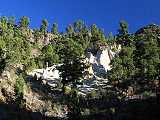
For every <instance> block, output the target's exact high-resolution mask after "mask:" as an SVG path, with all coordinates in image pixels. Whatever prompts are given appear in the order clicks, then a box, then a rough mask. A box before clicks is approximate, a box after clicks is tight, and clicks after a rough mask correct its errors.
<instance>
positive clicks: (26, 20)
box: [12, 16, 30, 28]
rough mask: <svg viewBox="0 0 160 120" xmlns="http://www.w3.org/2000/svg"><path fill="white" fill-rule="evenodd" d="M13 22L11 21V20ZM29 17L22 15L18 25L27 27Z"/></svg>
mask: <svg viewBox="0 0 160 120" xmlns="http://www.w3.org/2000/svg"><path fill="white" fill-rule="evenodd" d="M12 22H13V21H12ZM29 22H30V20H29V18H28V17H26V16H23V17H22V18H21V19H20V22H19V26H20V27H22V28H28V26H29Z"/></svg>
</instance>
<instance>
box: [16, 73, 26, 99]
mask: <svg viewBox="0 0 160 120" xmlns="http://www.w3.org/2000/svg"><path fill="white" fill-rule="evenodd" d="M25 84H26V83H25V81H24V79H23V76H22V74H21V75H19V76H18V78H17V79H16V84H15V93H16V97H20V96H21V95H23V94H24V88H25Z"/></svg>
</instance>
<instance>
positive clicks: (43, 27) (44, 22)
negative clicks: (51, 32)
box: [40, 19, 48, 34]
mask: <svg viewBox="0 0 160 120" xmlns="http://www.w3.org/2000/svg"><path fill="white" fill-rule="evenodd" d="M47 29H48V21H47V20H46V19H44V20H42V24H41V27H40V31H41V32H42V33H43V34H46V33H47Z"/></svg>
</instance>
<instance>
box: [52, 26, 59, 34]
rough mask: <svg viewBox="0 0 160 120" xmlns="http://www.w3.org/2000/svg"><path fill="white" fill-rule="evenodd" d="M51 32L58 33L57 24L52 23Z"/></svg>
mask: <svg viewBox="0 0 160 120" xmlns="http://www.w3.org/2000/svg"><path fill="white" fill-rule="evenodd" d="M51 33H52V34H55V35H57V34H58V24H57V23H54V24H53V26H52V28H51Z"/></svg>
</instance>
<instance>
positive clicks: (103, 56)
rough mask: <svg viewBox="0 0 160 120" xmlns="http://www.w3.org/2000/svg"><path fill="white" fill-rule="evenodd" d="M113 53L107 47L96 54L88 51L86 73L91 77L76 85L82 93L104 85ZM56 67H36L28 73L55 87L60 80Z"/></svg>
mask: <svg viewBox="0 0 160 120" xmlns="http://www.w3.org/2000/svg"><path fill="white" fill-rule="evenodd" d="M114 55H115V53H114V52H112V51H111V50H110V49H109V48H107V49H105V50H100V51H98V52H97V54H96V55H93V54H92V53H88V55H87V58H86V62H89V63H90V64H91V67H90V68H89V69H88V73H89V74H90V77H89V78H92V80H91V81H90V80H87V79H88V78H87V77H86V78H85V79H86V80H84V82H83V85H79V86H77V87H78V88H79V90H80V91H81V92H82V93H84V94H86V93H87V92H88V91H92V90H93V89H94V90H96V88H95V86H100V87H101V88H104V87H105V86H106V83H107V82H108V81H107V80H106V79H104V77H105V75H106V74H107V71H108V70H110V69H111V67H110V65H109V64H110V62H111V59H112V58H113V57H114ZM56 67H57V65H53V66H52V67H47V68H46V69H36V70H33V71H32V72H31V73H30V75H31V76H34V75H35V74H36V75H37V78H39V77H41V78H42V79H43V83H44V84H48V85H49V86H51V87H56V86H57V84H58V82H60V76H59V71H58V70H57V69H56Z"/></svg>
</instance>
